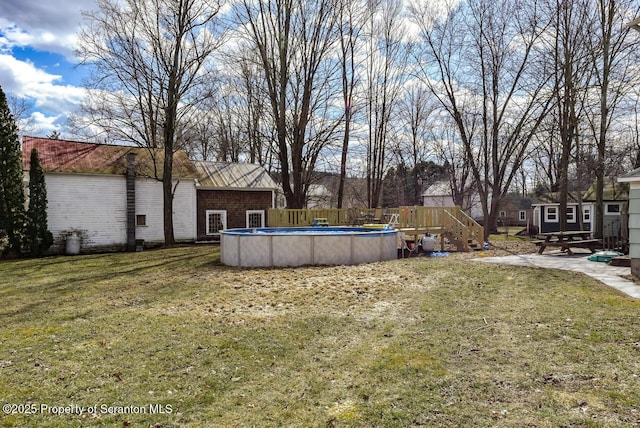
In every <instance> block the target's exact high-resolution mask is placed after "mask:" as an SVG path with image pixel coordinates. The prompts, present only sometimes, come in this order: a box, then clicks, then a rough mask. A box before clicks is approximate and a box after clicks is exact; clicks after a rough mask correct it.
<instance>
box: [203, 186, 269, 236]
mask: <svg viewBox="0 0 640 428" xmlns="http://www.w3.org/2000/svg"><path fill="white" fill-rule="evenodd" d="M197 195H198V196H197V198H198V234H197V236H198V240H200V241H207V240H217V239H218V236H211V235H207V233H206V230H205V229H206V224H207V219H206V212H207V210H225V211H227V229H232V228H244V227H246V224H247V217H246V213H247V210H264V211H265V224H267V219H266V215H267V210H268V209H269V208H272V207H273V206H272V205H273V199H272V198H273V197H272V192H271V190H266V191H265V190H262V191H258V190H198V191H197Z"/></svg>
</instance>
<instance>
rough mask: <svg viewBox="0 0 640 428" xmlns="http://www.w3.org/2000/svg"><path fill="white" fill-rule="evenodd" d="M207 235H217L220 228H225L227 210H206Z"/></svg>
mask: <svg viewBox="0 0 640 428" xmlns="http://www.w3.org/2000/svg"><path fill="white" fill-rule="evenodd" d="M206 217H207V229H206V233H207V235H218V234H219V233H220V231H221V230H224V229H226V228H227V212H226V211H217V210H207V213H206Z"/></svg>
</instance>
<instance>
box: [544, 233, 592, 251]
mask: <svg viewBox="0 0 640 428" xmlns="http://www.w3.org/2000/svg"><path fill="white" fill-rule="evenodd" d="M538 236H539V237H540V238H542V239H540V240H539V241H534V243H535V244H536V245H537V246H538V247H540V248H539V249H538V254H542V252H543V251H544V250H545V248H547V247H560V248H561V250H562V251H566V252H567V254H569V255H571V254H573V252H572V251H571V248H586V249H588V250H590V251H591V253H595V252H596V249H598V248H601V247H602V241H600V240H599V239H592V238H591V231H589V230H570V231H563V232H549V233H540V234H538Z"/></svg>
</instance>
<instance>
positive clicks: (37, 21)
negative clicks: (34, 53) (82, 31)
mask: <svg viewBox="0 0 640 428" xmlns="http://www.w3.org/2000/svg"><path fill="white" fill-rule="evenodd" d="M2 3H3V4H2V17H0V35H1V36H0V51H1V50H6V49H11V48H13V47H25V46H30V47H32V48H34V49H38V50H42V51H46V52H54V53H59V54H62V55H64V56H65V57H66V58H68V59H69V60H73V49H74V47H75V42H76V33H77V31H78V28H79V26H80V25H81V24H82V14H81V12H82V11H83V10H89V9H93V8H95V1H94V0H65V1H64V2H61V1H45V0H21V1H19V2H18V1H15V2H9V1H6V2H2Z"/></svg>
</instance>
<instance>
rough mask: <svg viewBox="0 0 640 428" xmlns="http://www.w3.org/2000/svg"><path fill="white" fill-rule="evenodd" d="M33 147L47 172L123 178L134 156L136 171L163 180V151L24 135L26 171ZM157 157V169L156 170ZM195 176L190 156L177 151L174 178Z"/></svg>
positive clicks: (23, 155) (23, 145)
mask: <svg viewBox="0 0 640 428" xmlns="http://www.w3.org/2000/svg"><path fill="white" fill-rule="evenodd" d="M33 148H35V149H36V150H38V156H39V158H40V164H41V165H42V169H43V170H44V171H45V172H63V173H76V174H117V175H120V174H124V173H125V169H126V155H127V153H135V154H136V172H137V173H138V174H139V175H145V176H149V177H158V178H159V177H162V165H163V151H162V150H149V149H146V148H140V147H130V146H117V145H110V144H93V143H82V142H77V141H68V140H52V139H49V138H37V137H26V136H25V137H23V138H22V161H23V167H24V169H25V170H28V169H29V166H30V165H29V161H30V157H31V149H33ZM154 158H155V159H156V162H155V165H156V166H157V168H154V162H153V160H154ZM156 170H157V174H156V172H155V171H156ZM196 175H197V173H196V170H195V166H194V165H193V162H191V160H189V158H188V157H187V155H186V154H185V153H184V152H182V151H178V152H176V153H175V154H174V155H173V176H174V178H195V177H196Z"/></svg>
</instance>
